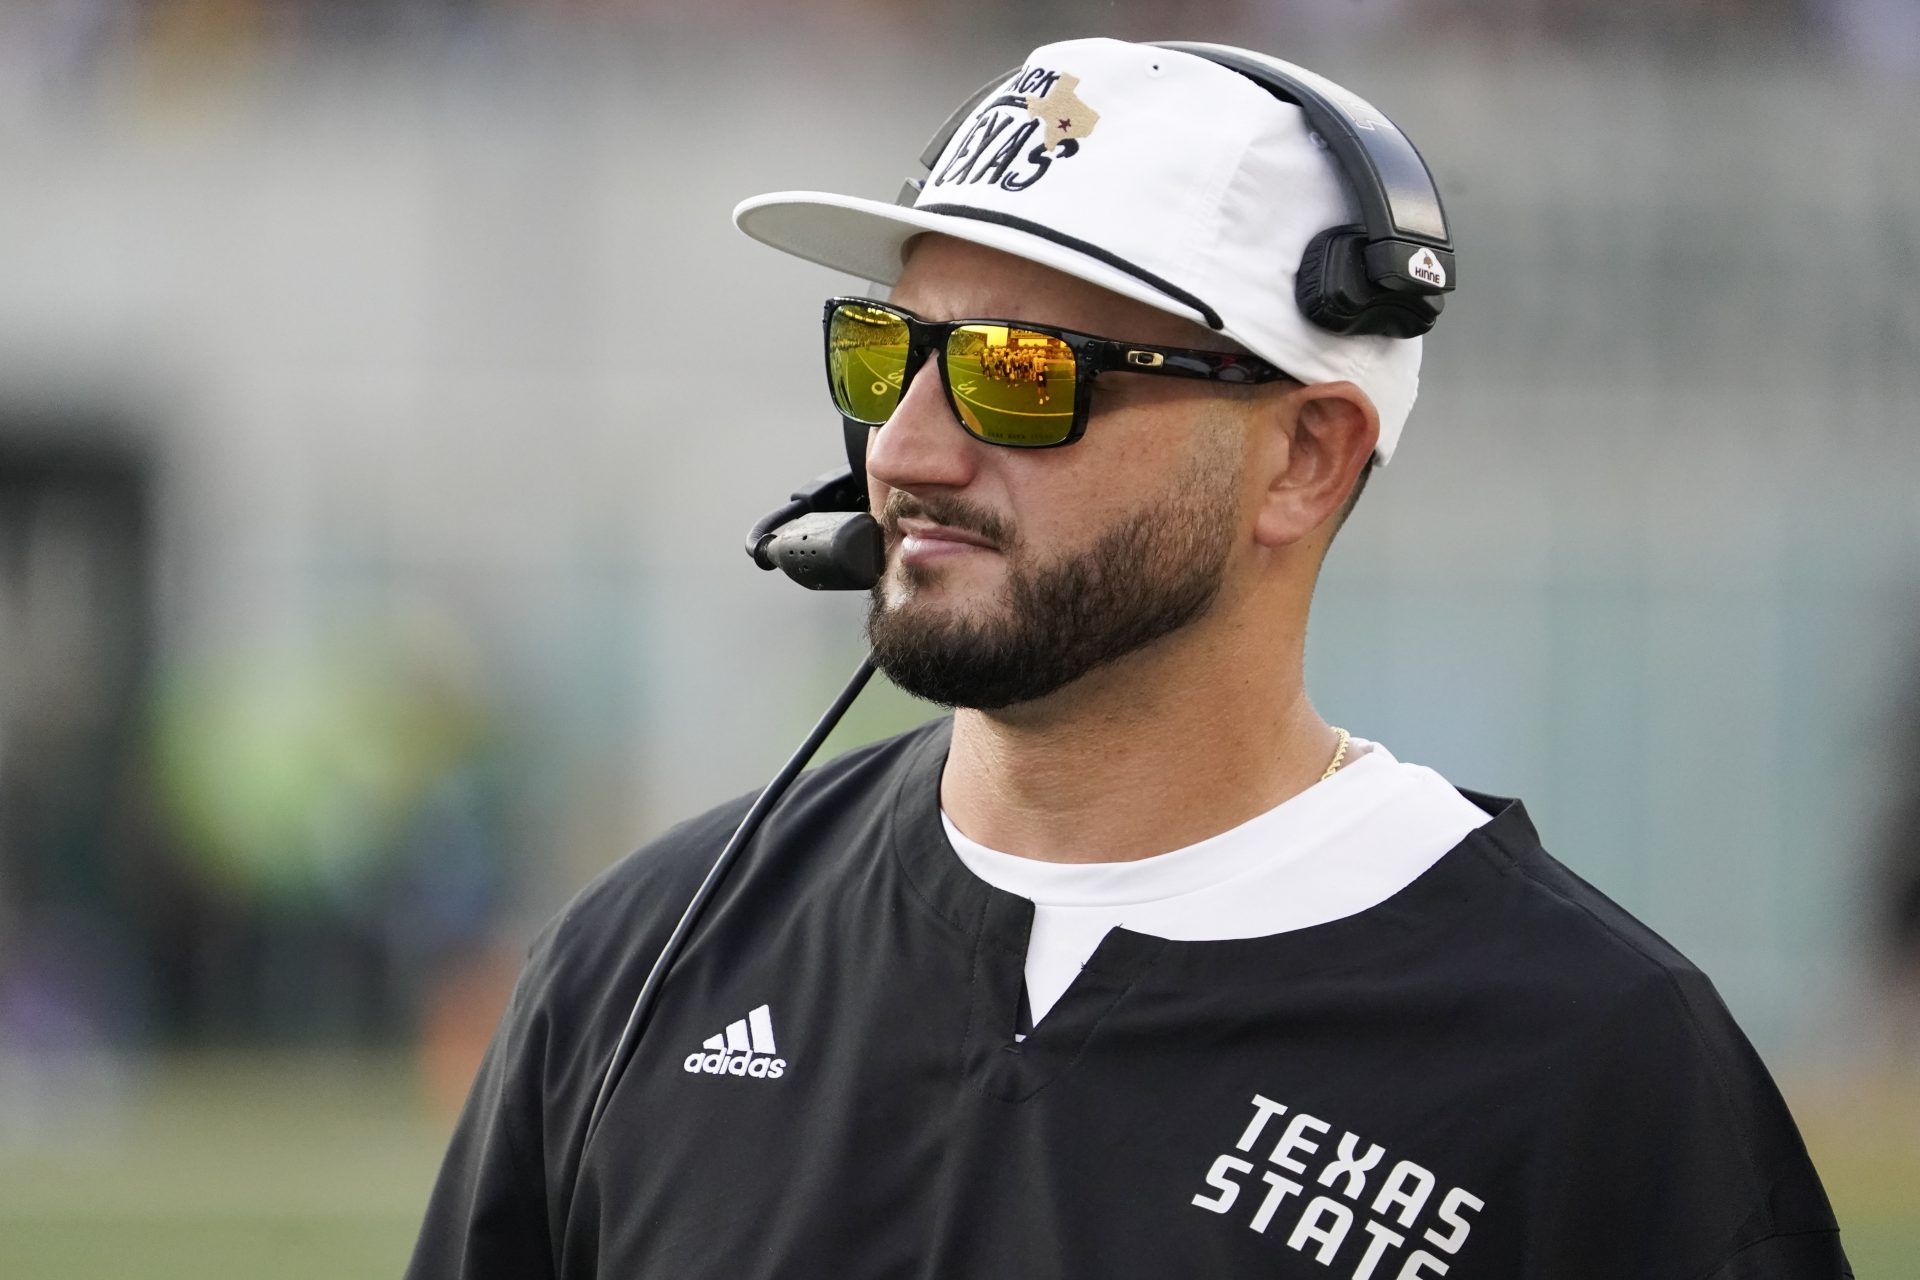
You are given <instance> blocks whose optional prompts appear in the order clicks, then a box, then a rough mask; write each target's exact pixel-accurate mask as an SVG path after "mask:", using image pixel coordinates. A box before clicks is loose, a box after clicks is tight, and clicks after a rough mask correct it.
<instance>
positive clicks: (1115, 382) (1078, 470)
mask: <svg viewBox="0 0 1920 1280" xmlns="http://www.w3.org/2000/svg"><path fill="white" fill-rule="evenodd" d="M891 298H892V300H893V301H894V302H895V303H896V304H898V305H900V306H903V307H905V308H907V309H908V310H910V311H913V312H916V313H917V314H919V315H922V316H925V317H926V318H928V319H931V320H948V319H959V318H1004V319H1018V320H1025V321H1029V322H1032V323H1037V324H1052V325H1057V326H1061V327H1064V328H1071V329H1078V330H1082V331H1084V332H1088V333H1097V334H1100V335H1102V336H1106V337H1114V338H1123V339H1130V340H1132V341H1136V342H1156V343H1163V344H1167V345H1175V346H1202V345H1207V338H1208V335H1207V333H1206V331H1205V330H1203V329H1201V328H1199V327H1198V326H1197V325H1192V324H1189V323H1187V322H1186V321H1183V320H1180V319H1179V318H1177V317H1174V316H1169V315H1167V314H1166V313H1164V312H1161V311H1157V310H1155V309H1153V308H1151V307H1148V306H1145V305H1144V304H1141V303H1136V302H1133V301H1131V300H1129V299H1125V298H1122V297H1120V296H1119V295H1117V294H1113V293H1109V292H1107V291H1106V290H1104V289H1100V288H1098V287H1096V286H1093V285H1090V284H1086V283H1085V282H1083V281H1080V280H1076V279H1074V278H1072V277H1070V276H1066V275H1063V274H1061V273H1059V272H1056V271H1052V270H1050V269H1048V268H1045V267H1040V266H1037V265H1034V264H1032V263H1027V262H1024V261H1022V260H1020V259H1016V258H1013V257H1010V256H1008V255H1005V254H1001V253H998V252H996V251H994V250H991V249H983V248H980V247H978V246H975V245H970V244H966V243H964V242H962V241H957V240H953V239H950V238H948V237H944V236H926V237H923V238H922V239H921V240H920V241H918V242H917V244H916V246H915V248H914V250H913V252H912V256H911V257H910V258H909V260H908V263H907V267H906V270H905V271H904V272H903V273H902V275H901V277H900V281H899V283H898V284H897V285H895V287H894V289H893V292H892V294H891ZM1246 410H1247V404H1246V402H1245V401H1244V400H1243V399H1242V398H1239V397H1228V396H1224V395H1223V394H1222V393H1221V391H1220V389H1218V388H1214V387H1210V386H1208V385H1207V384H1203V383H1195V382H1187V381H1186V380H1183V379H1172V378H1155V377H1143V376H1137V375H1126V374H1103V375H1101V377H1100V379H1099V381H1097V382H1096V383H1095V384H1094V388H1093V416H1092V418H1091V420H1090V421H1089V424H1088V427H1087V433H1086V435H1085V436H1084V437H1083V438H1081V439H1080V440H1079V441H1077V442H1075V443H1074V444H1071V445H1067V446H1065V447H1063V448H1058V449H1009V448H1003V447H1000V446H996V445H991V444H987V443H985V442H984V441H981V440H977V439H975V438H974V437H972V436H970V435H968V434H967V433H966V432H965V431H964V430H962V429H961V427H960V425H959V424H958V422H956V421H955V419H954V415H953V411H952V409H951V408H950V407H949V406H948V404H947V402H946V399H945V394H944V391H943V389H942V387H941V385H940V376H939V371H938V370H937V369H936V368H935V367H934V364H933V362H932V361H931V360H929V361H928V362H927V364H926V365H925V366H923V367H922V368H921V369H920V370H919V371H918V372H917V373H916V374H915V376H914V379H913V381H912V383H911V384H910V385H909V387H908V390H907V393H906V394H905V396H903V397H902V399H901V402H900V405H899V407H898V409H896V410H895V412H894V415H893V417H892V419H890V420H889V421H888V423H887V424H886V425H885V426H884V427H880V428H877V429H876V430H875V432H874V434H873V436H872V438H871V440H870V442H869V445H868V452H867V474H868V483H869V488H870V497H871V500H872V506H873V511H874V513H875V515H876V516H877V517H879V519H880V521H881V523H882V525H883V526H884V527H885V528H886V531H887V548H888V551H887V569H886V573H885V574H884V576H883V577H882V578H881V580H880V583H879V585H878V586H876V587H875V588H874V592H873V601H872V607H871V609H870V612H869V615H868V624H867V626H868V636H869V638H870V640H871V642H872V644H873V649H874V655H875V658H876V660H877V662H878V664H879V666H880V669H881V670H883V671H885V672H886V673H887V675H888V676H889V677H890V678H892V679H893V680H894V682H895V683H896V684H899V685H900V686H901V687H902V688H904V689H906V690H907V691H908V692H910V693H914V694H916V695H918V696H920V697H924V698H928V699H930V700H932V701H935V702H940V703H944V704H947V705H950V706H961V707H975V708H981V709H995V708H1000V707H1006V706H1011V705H1014V704H1016V703H1022V702H1029V701H1032V700H1034V699H1036V698H1041V697H1044V696H1046V695H1047V694H1050V693H1052V692H1054V691H1055V690H1057V689H1060V688H1063V687H1064V686H1066V685H1068V684H1070V683H1072V682H1073V681H1075V680H1077V679H1079V678H1080V677H1081V676H1083V675H1085V674H1086V673H1087V672H1089V671H1091V670H1093V669H1095V668H1096V667H1099V666H1101V665H1104V664H1105V663H1108V662H1111V661H1113V660H1115V659H1117V658H1120V657H1123V656H1125V655H1127V654H1129V653H1132V652H1135V651H1136V650H1139V649H1141V648H1143V647H1145V646H1147V645H1150V644H1152V643H1154V642H1155V641H1157V640H1160V639H1161V638H1163V637H1165V636H1167V635H1169V634H1171V633H1172V632H1175V631H1178V630H1179V629H1180V628H1182V627H1184V626H1187V625H1188V624H1190V623H1192V622H1193V621H1194V620H1195V619H1197V618H1200V617H1202V616H1204V615H1205V613H1206V612H1207V610H1208V609H1209V608H1210V607H1211V605H1212V604H1213V602H1214V600H1215V598H1216V596H1217V595H1218V594H1219V592H1220V589H1221V585H1222V583H1223V581H1224V580H1225V578H1226V574H1227V569H1228V565H1229V562H1230V560H1231V558H1232V554H1233V551H1234V549H1235V545H1236V541H1237V535H1238V532H1239V529H1240V525H1241V519H1240V507H1241V503H1242V499H1243V495H1242V493H1241V486H1242V472H1243V470H1244V467H1243V463H1244V459H1245V447H1246V446H1245V440H1246V436H1245V428H1244V417H1245V414H1246Z"/></svg>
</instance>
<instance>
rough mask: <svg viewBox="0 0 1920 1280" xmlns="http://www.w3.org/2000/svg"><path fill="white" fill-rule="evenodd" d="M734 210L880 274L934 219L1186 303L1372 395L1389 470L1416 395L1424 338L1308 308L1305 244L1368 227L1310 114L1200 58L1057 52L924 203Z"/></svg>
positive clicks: (970, 123)
mask: <svg viewBox="0 0 1920 1280" xmlns="http://www.w3.org/2000/svg"><path fill="white" fill-rule="evenodd" d="M1232 52H1235V53H1239V54H1241V55H1242V56H1246V57H1250V58H1256V59H1261V60H1265V61H1271V59H1266V58H1265V57H1264V55H1261V54H1256V53H1252V52H1251V51H1246V50H1233V51H1232ZM1285 65H1286V64H1284V63H1276V66H1279V67H1281V68H1285ZM733 219H734V223H735V225H737V226H738V227H739V228H740V229H741V230H742V231H744V232H746V233H747V234H748V235H750V236H752V237H753V238H754V239H756V240H759V241H761V242H763V243H765V244H769V245H772V246H773V247H774V248H776V249H780V250H782V251H784V252H786V253H791V254H794V255H795V256H797V257H801V258H805V259H807V260H808V261H810V262H817V263H819V264H821V265H822V266H826V267H832V268H834V269H836V270H839V271H844V272H847V273H848V274H850V275H855V276H859V277H861V278H863V279H866V280H872V281H874V282H876V283H878V284H883V285H890V284H892V283H894V281H895V280H897V279H898V278H899V275H900V270H901V265H902V262H903V255H904V250H905V248H906V243H907V241H908V240H909V239H911V238H912V237H914V236H916V235H919V234H921V233H923V232H927V231H938V232H941V233H942V234H944V235H949V236H953V237H955V238H956V239H960V240H968V241H971V242H973V243H975V244H980V245H985V246H987V247H989V248H993V249H999V250H1001V251H1003V252H1005V253H1010V254H1013V255H1014V256H1016V257H1019V258H1025V259H1027V260H1028V261H1031V262H1037V263H1039V264H1041V265H1043V266H1047V267H1052V268H1053V269H1055V270H1057V271H1063V272H1065V273H1067V274H1068V275H1072V276H1077V277H1079V278H1080V279H1082V280H1086V281H1089V282H1091V283H1093V284H1097V285H1100V286H1101V287H1103V288H1106V289H1110V290H1112V291H1113V292H1114V293H1117V294H1121V295H1123V296H1124V297H1128V298H1133V299H1136V300H1138V301H1140V302H1144V303H1146V304H1147V305H1148V306H1152V307H1157V308H1159V309H1160V310H1162V311H1167V312H1170V313H1172V314H1174V315H1177V316H1183V317H1185V318H1186V319H1189V320H1193V321H1196V322H1198V323H1200V324H1203V325H1206V326H1207V327H1208V328H1211V329H1215V330H1218V331H1219V332H1220V333H1223V334H1225V335H1227V336H1228V337H1230V338H1232V339H1234V340H1235V341H1237V342H1239V343H1240V344H1241V345H1243V346H1245V347H1246V348H1247V349H1248V350H1250V351H1252V352H1253V353H1254V354H1255V355H1258V356H1261V357H1263V358H1265V359H1267V360H1269V361H1271V362H1272V363H1274V364H1276V365H1278V366H1280V367H1281V368H1282V369H1285V370H1286V371H1287V372H1288V373H1291V374H1293V375H1294V376H1295V377H1298V378H1301V379H1304V380H1306V381H1309V382H1335V381H1341V380H1346V381H1350V382H1352V383H1354V384H1355V385H1356V386H1358V387H1359V388H1360V389H1361V390H1363V391H1364V392H1366V394H1367V396H1368V397H1369V398H1370V399H1372V401H1373V403H1374V407H1375V408H1376V409H1377V410H1378V411H1379V414H1380V439H1379V443H1378V445H1377V446H1376V447H1375V449H1374V458H1375V461H1376V462H1377V463H1380V464H1385V463H1386V461H1387V460H1388V459H1389V458H1391V457H1392V456H1393V451H1394V447H1395V446H1396V445H1397V444H1398V443H1399V439H1400V430H1401V428H1402V427H1403V426H1404V425H1405V423H1406V420H1407V414H1408V412H1409V411H1410V410H1412V408H1413V401H1414V396H1415V395H1416V394H1417V392H1418V390H1419V385H1420V346H1421V342H1420V339H1418V338H1388V337H1377V336H1357V337H1342V336H1341V335H1339V334H1335V333H1331V332H1329V331H1327V330H1325V329H1322V328H1320V327H1318V326H1317V325H1314V324H1312V323H1311V322H1309V321H1308V320H1307V319H1306V317H1305V316H1303V315H1302V314H1301V312H1300V308H1299V306H1298V305H1297V304H1296V302H1295V301H1294V274H1295V272H1296V270H1297V269H1298V267H1299V265H1300V260H1301V255H1302V252H1303V251H1304V250H1305V248H1306V246H1307V242H1308V241H1309V240H1311V239H1312V238H1313V237H1314V236H1315V235H1317V234H1319V233H1320V232H1321V231H1323V230H1325V229H1326V228H1328V227H1333V226H1339V225H1342V224H1345V223H1351V222H1356V221H1358V220H1359V213H1358V204H1357V203H1356V201H1355V200H1354V198H1353V196H1352V194H1351V193H1350V192H1349V191H1348V189H1347V186H1346V183H1345V181H1344V180H1343V179H1342V178H1341V176H1340V172H1339V169H1338V167H1337V165H1336V164H1335V162H1334V159H1333V156H1332V155H1331V153H1330V152H1328V151H1327V150H1326V149H1325V147H1324V145H1323V144H1322V143H1321V142H1320V141H1319V140H1318V139H1317V138H1316V137H1315V136H1314V135H1313V133H1312V132H1311V131H1310V130H1309V128H1308V126H1307V120H1306V116H1305V115H1304V113H1302V112H1301V110H1300V108H1298V107H1296V106H1294V105H1293V104H1292V103H1288V102H1282V101H1280V100H1279V99H1278V98H1276V97H1274V96H1273V95H1272V94H1271V93H1269V92H1268V91H1267V90H1266V89H1264V88H1262V87H1261V86H1260V85H1258V84H1256V83H1254V82H1253V81H1252V80H1250V79H1248V78H1247V77H1246V76H1243V75H1240V74H1239V73H1238V72H1235V71H1230V70H1228V69H1227V68H1226V67H1223V66H1220V65H1219V64H1217V63H1214V62H1210V61H1208V60H1207V59H1205V58H1201V57H1198V56H1196V55H1194V54H1190V53H1185V52H1181V51H1177V50H1173V49H1162V48H1159V47H1157V46H1154V45H1145V44H1129V43H1126V42H1125V41H1121V40H1110V39H1105V38H1096V39H1086V40H1066V41H1062V42H1060V43H1057V44H1049V45H1043V46H1041V47H1040V48H1038V49H1035V50H1034V51H1033V53H1032V55H1031V56H1029V57H1028V59H1027V61H1026V64H1025V65H1024V66H1023V67H1022V68H1021V69H1020V71H1018V72H1017V73H1015V74H1014V76H1013V77H1011V78H1010V79H1009V80H1008V81H1007V83H1006V84H1005V85H1003V86H1001V87H1000V88H999V90H997V91H996V92H994V93H990V94H989V95H988V96H987V97H986V98H985V99H983V100H982V101H981V103H980V104H979V105H978V106H977V107H976V108H975V109H974V111H973V113H972V114H971V116H969V117H968V118H967V119H964V120H962V121H961V122H960V125H959V127H958V128H957V129H956V130H955V131H954V134H953V137H952V138H951V139H950V140H949V141H948V143H947V146H946V149H945V150H944V151H943V152H942V153H941V155H940V159H939V160H938V161H937V162H936V163H935V164H934V166H933V168H932V170H931V171H930V172H929V173H928V175H927V179H926V182H925V185H924V186H923V187H922V188H921V190H920V193H919V195H918V197H917V198H916V199H915V200H914V202H913V204H912V205H911V206H907V205H899V204H890V203H888V202H886V201H882V200H867V199H862V198H860V197H858V196H843V195H833V194H830V193H828V192H823V191H777V192H773V193H771V194H768V195H762V196H754V197H753V198H752V199H749V200H743V201H741V202H740V204H739V205H738V206H736V207H735V209H734V211H733ZM1115 336H1124V335H1115Z"/></svg>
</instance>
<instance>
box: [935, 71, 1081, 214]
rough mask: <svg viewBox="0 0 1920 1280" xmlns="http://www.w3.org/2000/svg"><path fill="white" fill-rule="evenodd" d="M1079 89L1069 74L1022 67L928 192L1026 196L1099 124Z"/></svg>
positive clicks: (971, 126)
mask: <svg viewBox="0 0 1920 1280" xmlns="http://www.w3.org/2000/svg"><path fill="white" fill-rule="evenodd" d="M1079 87H1080V78H1079V77H1078V76H1074V75H1069V74H1067V73H1066V72H1064V71H1050V70H1048V69H1047V68H1045V67H1022V68H1021V69H1020V70H1019V71H1017V72H1015V73H1014V74H1013V76H1012V77H1011V78H1010V79H1008V81H1007V83H1006V84H1004V85H1002V86H1001V87H1000V92H999V93H998V94H996V95H995V96H994V97H993V98H992V99H990V100H989V101H988V102H987V103H986V104H985V105H983V106H982V107H981V108H980V109H979V110H978V111H976V112H974V115H973V119H972V120H971V121H970V122H969V123H968V125H967V130H966V132H965V133H963V134H961V135H960V145H959V146H957V147H955V148H954V150H953V152H952V154H951V155H950V156H949V157H948V159H947V162H946V163H945V164H944V165H942V166H941V167H940V171H939V172H938V173H936V174H934V175H933V176H932V177H931V178H930V179H929V180H928V182H927V187H928V188H929V189H932V188H934V187H946V186H952V187H962V186H968V185H971V184H974V183H980V182H986V183H991V184H993V185H995V186H998V187H999V188H1000V189H1001V190H1003V191H1025V190H1026V189H1027V188H1028V187H1031V186H1032V185H1033V184H1034V183H1036V182H1038V181H1040V179H1041V178H1043V177H1045V176H1046V174H1047V170H1048V169H1050V168H1052V167H1053V164H1054V162H1055V161H1058V160H1067V159H1070V158H1072V157H1073V156H1075V155H1077V154H1079V151H1080V142H1081V139H1083V138H1086V137H1088V136H1090V135H1091V134H1092V133H1093V130H1094V126H1095V125H1097V124H1099V123H1100V113H1099V112H1097V111H1095V110H1094V109H1093V108H1092V107H1090V106H1088V105H1087V104H1086V103H1085V102H1082V101H1081V100H1080V97H1079V95H1078V94H1077V93H1076V92H1075V90H1076V89H1078V88H1079ZM1022 117H1024V118H1022ZM1036 133H1037V134H1039V135H1040V138H1039V140H1038V141H1034V135H1035V134H1036ZM1029 142H1032V144H1033V145H1032V146H1031V147H1029V146H1028V145H1027V144H1028V143H1029Z"/></svg>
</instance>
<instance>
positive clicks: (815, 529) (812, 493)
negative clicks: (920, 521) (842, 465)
mask: <svg viewBox="0 0 1920 1280" xmlns="http://www.w3.org/2000/svg"><path fill="white" fill-rule="evenodd" d="M866 498H867V495H866V488H865V486H864V485H862V484H860V483H859V482H857V481H856V480H855V479H854V477H853V473H852V471H830V472H828V473H827V474H826V475H823V476H820V477H819V478H817V479H815V480H814V481H813V482H812V483H810V484H808V485H806V486H804V487H803V488H800V489H798V490H796V491H795V492H794V494H793V497H792V498H791V499H790V500H789V501H788V502H787V504H786V505H785V506H783V507H781V508H780V509H779V510H777V511H773V512H770V513H768V514H767V515H765V516H763V517H761V519H760V520H759V521H758V522H757V523H755V525H754V526H753V529H752V530H751V531H750V532H749V533H748V534H747V554H748V555H749V556H751V557H753V562H754V563H755V564H757V565H759V566H760V567H761V568H762V569H779V570H781V571H782V572H783V573H785V574H786V575H787V576H788V577H789V578H792V579H793V580H794V581H795V582H797V583H799V584H800V585H801V586H803V587H807V588H810V589H811V590H814V591H865V590H867V589H869V588H870V587H872V586H873V584H874V583H876V582H878V581H880V575H881V573H883V572H884V571H885V569H886V563H887V543H886V535H885V534H884V533H882V532H881V529H880V524H879V522H878V521H876V520H875V519H874V518H873V517H872V516H870V515H868V514H867V513H866V512H865V511H863V510H861V508H862V507H864V506H865V505H866Z"/></svg>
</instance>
